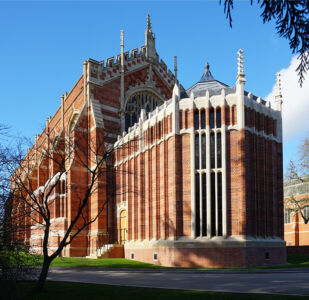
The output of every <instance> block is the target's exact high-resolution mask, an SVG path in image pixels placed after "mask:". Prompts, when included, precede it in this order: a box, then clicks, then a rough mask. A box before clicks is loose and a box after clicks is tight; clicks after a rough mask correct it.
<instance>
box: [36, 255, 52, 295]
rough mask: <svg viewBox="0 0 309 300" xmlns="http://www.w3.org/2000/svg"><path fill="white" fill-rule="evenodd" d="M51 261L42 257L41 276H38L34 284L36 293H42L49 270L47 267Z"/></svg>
mask: <svg viewBox="0 0 309 300" xmlns="http://www.w3.org/2000/svg"><path fill="white" fill-rule="evenodd" d="M50 263H51V260H50V259H49V258H47V257H44V262H43V266H42V270H41V274H40V276H39V279H38V282H37V284H36V287H35V289H36V291H38V292H42V290H43V288H44V285H45V282H46V277H47V275H48V270H49V266H50Z"/></svg>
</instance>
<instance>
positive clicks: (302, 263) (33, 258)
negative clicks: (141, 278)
mask: <svg viewBox="0 0 309 300" xmlns="http://www.w3.org/2000/svg"><path fill="white" fill-rule="evenodd" d="M0 259H1V261H7V263H8V265H32V266H33V265H35V266H39V265H41V264H42V262H43V257H42V256H38V255H31V254H28V253H25V252H21V251H14V252H8V251H0ZM287 262H288V264H287V265H283V266H271V267H254V268H247V269H283V268H305V267H307V268H309V254H288V255H287ZM51 266H52V267H103V268H152V269H158V268H168V267H163V266H158V265H153V264H148V263H143V262H139V261H135V260H128V259H124V258H102V259H88V258H84V257H57V258H56V259H55V260H53V262H52V264H51ZM199 269H210V268H199ZM212 269H213V268H212ZM234 269H243V270H244V269H245V268H234Z"/></svg>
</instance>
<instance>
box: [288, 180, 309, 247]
mask: <svg viewBox="0 0 309 300" xmlns="http://www.w3.org/2000/svg"><path fill="white" fill-rule="evenodd" d="M291 197H293V199H295V200H296V201H298V202H299V205H300V207H302V208H303V211H302V212H303V215H304V216H305V218H306V219H308V220H309V181H304V182H298V181H297V182H293V181H292V182H286V183H285V184H284V200H285V209H284V239H285V241H286V244H287V246H308V247H307V249H306V250H307V253H308V251H309V223H307V224H305V222H304V220H303V218H302V216H301V214H300V212H298V213H296V214H295V213H294V212H293V207H291V205H293V201H291ZM291 251H293V250H291Z"/></svg>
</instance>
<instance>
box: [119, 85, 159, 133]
mask: <svg viewBox="0 0 309 300" xmlns="http://www.w3.org/2000/svg"><path fill="white" fill-rule="evenodd" d="M163 102H164V101H163V100H162V99H160V98H159V97H157V96H156V95H155V94H154V93H152V92H149V91H143V92H138V93H136V94H134V95H133V96H131V97H130V99H129V100H128V102H127V105H126V109H125V131H128V128H129V127H131V126H133V125H134V124H135V123H136V122H137V121H138V119H139V117H140V113H141V109H142V108H143V109H145V111H146V113H149V112H151V111H153V110H154V109H155V108H156V107H157V106H160V105H162V104H163Z"/></svg>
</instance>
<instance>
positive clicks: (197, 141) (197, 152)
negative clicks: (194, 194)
mask: <svg viewBox="0 0 309 300" xmlns="http://www.w3.org/2000/svg"><path fill="white" fill-rule="evenodd" d="M199 164H200V147H199V134H196V135H195V169H199V168H200V166H199Z"/></svg>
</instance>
